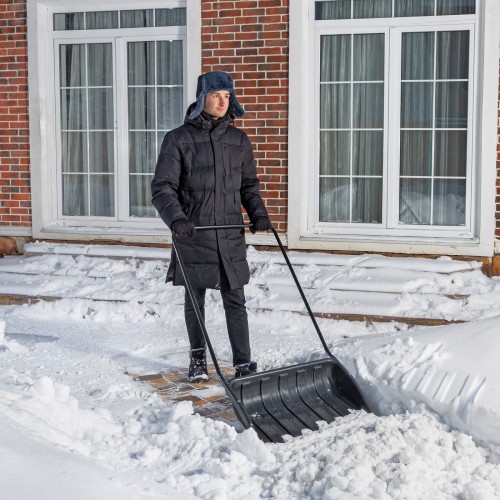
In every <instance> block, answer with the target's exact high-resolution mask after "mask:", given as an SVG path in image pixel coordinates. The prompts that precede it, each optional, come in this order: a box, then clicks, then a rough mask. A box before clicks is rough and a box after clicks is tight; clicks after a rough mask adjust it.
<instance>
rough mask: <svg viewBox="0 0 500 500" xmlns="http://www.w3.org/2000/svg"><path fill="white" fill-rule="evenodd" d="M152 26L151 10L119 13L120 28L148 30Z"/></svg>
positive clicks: (152, 16)
mask: <svg viewBox="0 0 500 500" xmlns="http://www.w3.org/2000/svg"><path fill="white" fill-rule="evenodd" d="M152 26H154V11H153V9H148V10H122V11H120V27H121V28H149V27H152Z"/></svg>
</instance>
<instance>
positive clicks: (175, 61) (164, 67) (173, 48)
mask: <svg viewBox="0 0 500 500" xmlns="http://www.w3.org/2000/svg"><path fill="white" fill-rule="evenodd" d="M157 52H158V57H157V63H156V64H157V71H156V72H157V75H158V82H157V83H158V85H182V83H183V80H184V78H183V65H182V41H181V40H167V41H164V42H157Z"/></svg>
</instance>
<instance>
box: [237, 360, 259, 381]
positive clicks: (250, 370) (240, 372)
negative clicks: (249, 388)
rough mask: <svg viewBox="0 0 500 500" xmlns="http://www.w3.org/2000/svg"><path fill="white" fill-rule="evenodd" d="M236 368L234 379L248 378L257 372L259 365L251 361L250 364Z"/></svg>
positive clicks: (243, 364)
mask: <svg viewBox="0 0 500 500" xmlns="http://www.w3.org/2000/svg"><path fill="white" fill-rule="evenodd" d="M234 367H235V369H236V372H235V374H234V378H238V377H246V376H248V375H253V374H254V373H256V372H257V363H256V362H255V361H250V363H242V364H241V365H235V366H234Z"/></svg>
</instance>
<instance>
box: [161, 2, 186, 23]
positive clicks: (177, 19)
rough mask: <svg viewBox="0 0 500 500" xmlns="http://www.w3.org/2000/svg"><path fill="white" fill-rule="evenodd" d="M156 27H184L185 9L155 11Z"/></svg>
mask: <svg viewBox="0 0 500 500" xmlns="http://www.w3.org/2000/svg"><path fill="white" fill-rule="evenodd" d="M155 13H156V26H186V8H185V7H178V8H176V9H156V12H155Z"/></svg>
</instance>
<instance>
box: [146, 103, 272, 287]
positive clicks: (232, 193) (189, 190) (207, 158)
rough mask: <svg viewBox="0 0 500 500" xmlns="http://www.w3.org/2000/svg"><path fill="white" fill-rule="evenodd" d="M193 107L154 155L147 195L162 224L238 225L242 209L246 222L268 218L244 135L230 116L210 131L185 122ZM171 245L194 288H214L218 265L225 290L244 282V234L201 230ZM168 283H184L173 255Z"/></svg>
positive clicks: (199, 120)
mask: <svg viewBox="0 0 500 500" xmlns="http://www.w3.org/2000/svg"><path fill="white" fill-rule="evenodd" d="M192 106H193V105H191V106H190V108H189V109H188V111H187V114H186V118H185V120H184V125H182V126H180V127H179V128H176V129H174V130H172V131H170V132H168V133H167V135H166V136H165V138H164V140H163V143H162V146H161V150H160V154H159V156H158V162H157V164H156V170H155V175H154V178H153V181H152V183H151V191H152V195H153V199H152V202H153V205H154V206H155V208H156V210H157V211H158V213H159V214H160V216H161V218H162V220H163V221H164V222H165V224H167V226H168V227H169V228H171V226H172V222H174V221H176V220H178V219H189V220H190V221H192V222H193V223H194V224H195V226H215V225H217V226H220V225H227V224H242V223H243V216H242V213H241V206H242V205H243V207H244V208H245V210H246V212H247V213H248V215H249V217H250V219H253V218H254V217H258V216H265V217H267V211H266V208H265V206H264V202H263V201H262V198H261V196H260V194H259V180H258V178H257V172H256V166H255V160H254V156H253V151H252V146H251V144H250V140H249V139H248V137H247V135H246V134H245V133H244V132H243V131H241V130H239V129H237V128H236V127H234V126H232V118H231V117H230V115H229V114H228V115H226V117H225V118H224V119H222V121H221V123H219V124H217V125H216V126H215V127H213V123H212V121H211V120H207V119H205V118H204V117H203V116H202V115H199V116H197V117H196V118H195V119H194V120H190V119H189V118H187V116H188V115H189V113H190V112H191V108H192ZM176 243H177V246H178V249H179V253H180V254H181V256H182V257H183V260H184V263H185V265H186V269H187V272H188V276H189V279H190V281H191V283H192V285H193V287H194V288H219V287H220V284H221V272H220V271H221V268H220V266H221V265H222V266H223V267H224V271H225V274H226V276H227V282H228V283H226V285H225V286H226V287H227V286H229V288H230V289H234V288H239V287H242V286H243V285H245V284H247V283H248V280H249V278H250V272H249V268H248V263H247V260H246V244H245V236H244V230H243V229H217V230H212V229H207V230H201V231H197V232H196V235H195V236H194V238H193V239H188V238H187V237H178V238H177V241H176ZM167 281H173V282H174V285H183V284H184V281H183V279H182V275H181V272H180V269H177V266H176V260H175V257H174V255H172V260H171V263H170V266H169V269H168V272H167Z"/></svg>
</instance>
